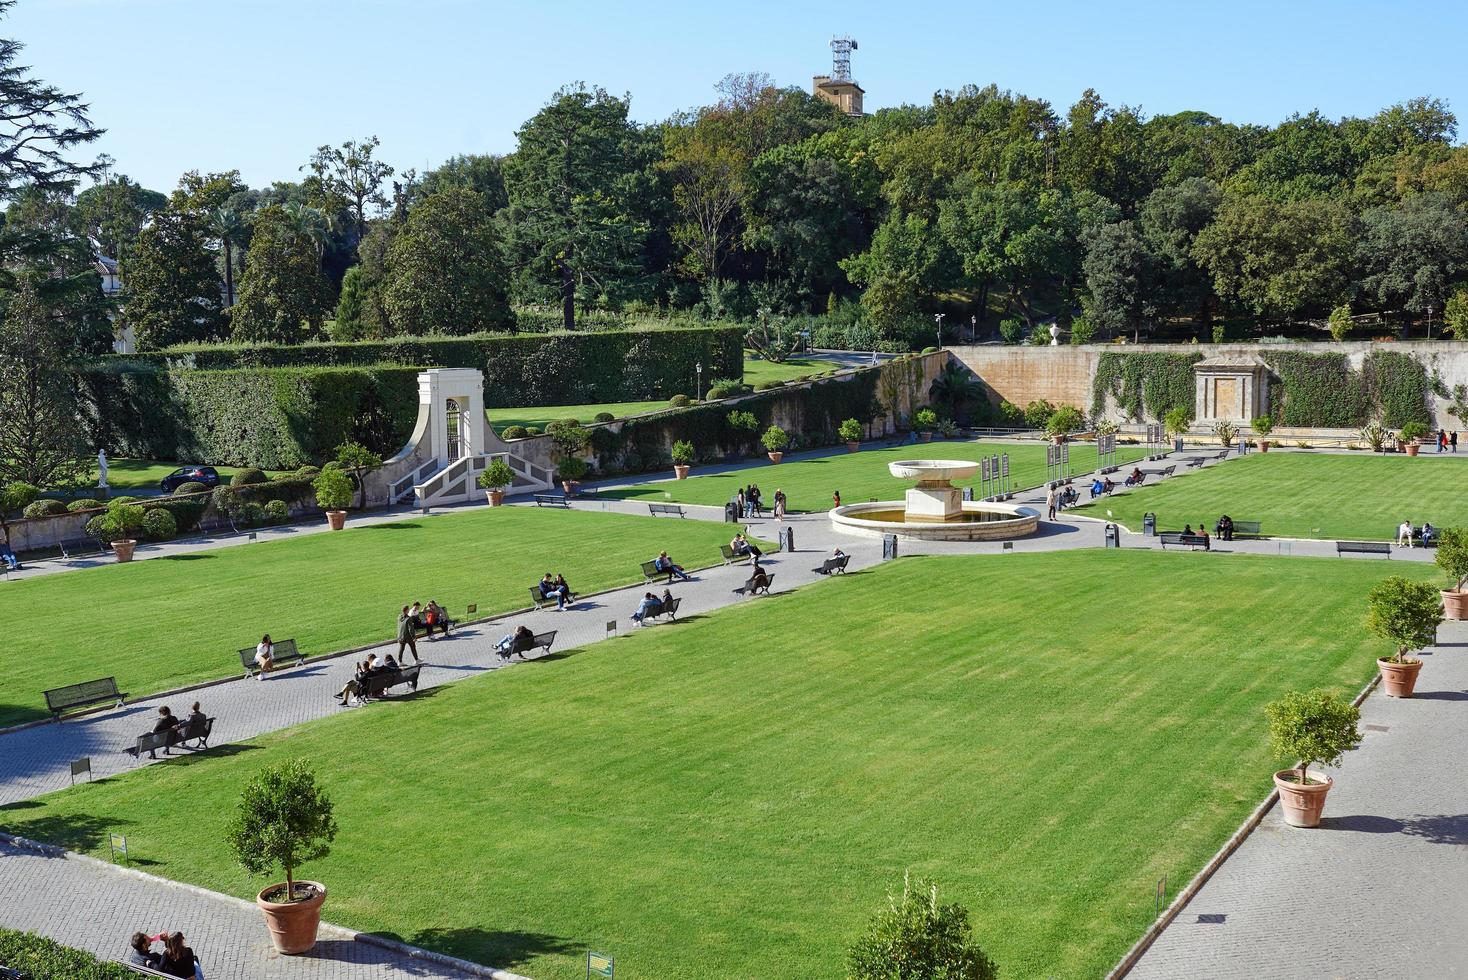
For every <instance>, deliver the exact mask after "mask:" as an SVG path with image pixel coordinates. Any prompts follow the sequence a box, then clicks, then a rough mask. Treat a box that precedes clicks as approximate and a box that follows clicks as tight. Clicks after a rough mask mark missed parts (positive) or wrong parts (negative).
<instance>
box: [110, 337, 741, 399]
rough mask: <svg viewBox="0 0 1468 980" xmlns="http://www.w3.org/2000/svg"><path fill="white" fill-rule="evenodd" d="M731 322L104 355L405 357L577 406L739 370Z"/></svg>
mask: <svg viewBox="0 0 1468 980" xmlns="http://www.w3.org/2000/svg"><path fill="white" fill-rule="evenodd" d="M743 343H744V335H743V332H742V331H741V330H740V329H739V328H737V327H669V328H659V329H637V330H608V331H602V332H595V333H579V332H578V333H566V332H564V331H561V332H554V333H530V334H517V335H503V334H481V335H477V336H471V337H399V338H395V339H391V340H364V341H357V342H353V343H311V344H299V345H294V346H284V345H274V344H262V345H255V346H249V345H237V344H215V345H192V346H186V347H175V348H170V349H168V350H164V351H156V352H153V353H147V354H130V355H126V356H125V357H124V356H123V355H116V356H115V358H110V359H109V361H110V362H113V363H116V362H118V361H120V362H122V363H133V364H147V365H151V366H154V367H163V368H169V369H178V368H196V369H205V370H228V369H236V368H254V367H345V366H357V367H366V366H370V365H376V364H388V363H391V364H414V365H420V366H422V367H467V368H478V369H479V370H480V371H483V372H484V401H485V404H486V405H513V406H518V407H527V408H528V407H533V406H538V405H577V404H590V403H594V402H621V401H638V400H641V399H644V398H671V397H672V396H673V395H677V394H686V395H690V396H692V395H694V394H695V391H694V389H695V386H696V384H697V373H696V371H695V370H694V366H695V365H696V364H700V363H701V364H703V377H704V381H705V382H709V381H712V380H713V379H715V378H736V379H737V378H742V377H743V376H744V349H743Z"/></svg>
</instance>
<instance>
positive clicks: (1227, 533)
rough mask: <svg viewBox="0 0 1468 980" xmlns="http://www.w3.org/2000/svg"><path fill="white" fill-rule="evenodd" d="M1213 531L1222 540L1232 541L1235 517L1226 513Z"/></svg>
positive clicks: (1214, 526)
mask: <svg viewBox="0 0 1468 980" xmlns="http://www.w3.org/2000/svg"><path fill="white" fill-rule="evenodd" d="M1213 533H1214V534H1216V535H1218V537H1219V539H1220V540H1222V541H1232V540H1233V539H1234V519H1233V518H1232V517H1229V516H1228V515H1227V514H1224V515H1223V516H1222V517H1220V518H1219V519H1218V523H1217V524H1214V525H1213Z"/></svg>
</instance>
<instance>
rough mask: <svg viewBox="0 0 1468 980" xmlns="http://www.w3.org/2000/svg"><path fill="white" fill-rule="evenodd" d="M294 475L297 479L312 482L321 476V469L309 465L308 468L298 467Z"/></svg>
mask: <svg viewBox="0 0 1468 980" xmlns="http://www.w3.org/2000/svg"><path fill="white" fill-rule="evenodd" d="M295 475H296V477H297V478H298V479H302V480H314V479H315V478H316V477H318V476H320V475H321V467H319V466H309V465H308V466H302V467H300V468H299V469H297V470H296V473H295Z"/></svg>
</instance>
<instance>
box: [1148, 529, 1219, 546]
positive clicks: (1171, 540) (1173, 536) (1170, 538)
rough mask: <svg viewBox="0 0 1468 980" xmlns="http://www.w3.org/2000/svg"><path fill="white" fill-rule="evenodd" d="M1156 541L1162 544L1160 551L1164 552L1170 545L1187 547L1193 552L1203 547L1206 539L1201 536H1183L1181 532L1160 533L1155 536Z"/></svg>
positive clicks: (1206, 541)
mask: <svg viewBox="0 0 1468 980" xmlns="http://www.w3.org/2000/svg"><path fill="white" fill-rule="evenodd" d="M1157 540H1159V541H1161V542H1162V550H1163V551H1166V550H1167V546H1168V545H1170V544H1176V545H1184V544H1185V545H1187V546H1188V547H1189V548H1192V549H1194V550H1196V549H1198V548H1201V547H1203V546H1204V545H1205V544H1207V543H1208V539H1207V538H1205V537H1203V535H1201V534H1184V533H1183V532H1181V531H1162V532H1159V533H1158V535H1157Z"/></svg>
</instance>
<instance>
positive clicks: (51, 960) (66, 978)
mask: <svg viewBox="0 0 1468 980" xmlns="http://www.w3.org/2000/svg"><path fill="white" fill-rule="evenodd" d="M123 938H124V941H125V939H126V937H123ZM0 963H5V964H6V965H8V966H9V967H10V968H11V969H13V970H19V971H21V973H23V974H24V975H26V976H28V977H30V978H31V980H130V978H132V977H133V976H134V974H133V973H132V972H131V971H130V970H128V969H127V968H126V967H124V966H122V965H121V964H119V963H107V962H103V961H101V960H99V959H97V958H96V957H95V956H93V955H92V954H91V953H87V952H83V951H82V950H79V949H72V948H71V947H70V946H63V945H61V944H60V943H57V942H53V941H52V940H50V939H47V938H45V937H44V936H36V935H32V934H31V933H28V932H14V931H12V930H10V929H0Z"/></svg>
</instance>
